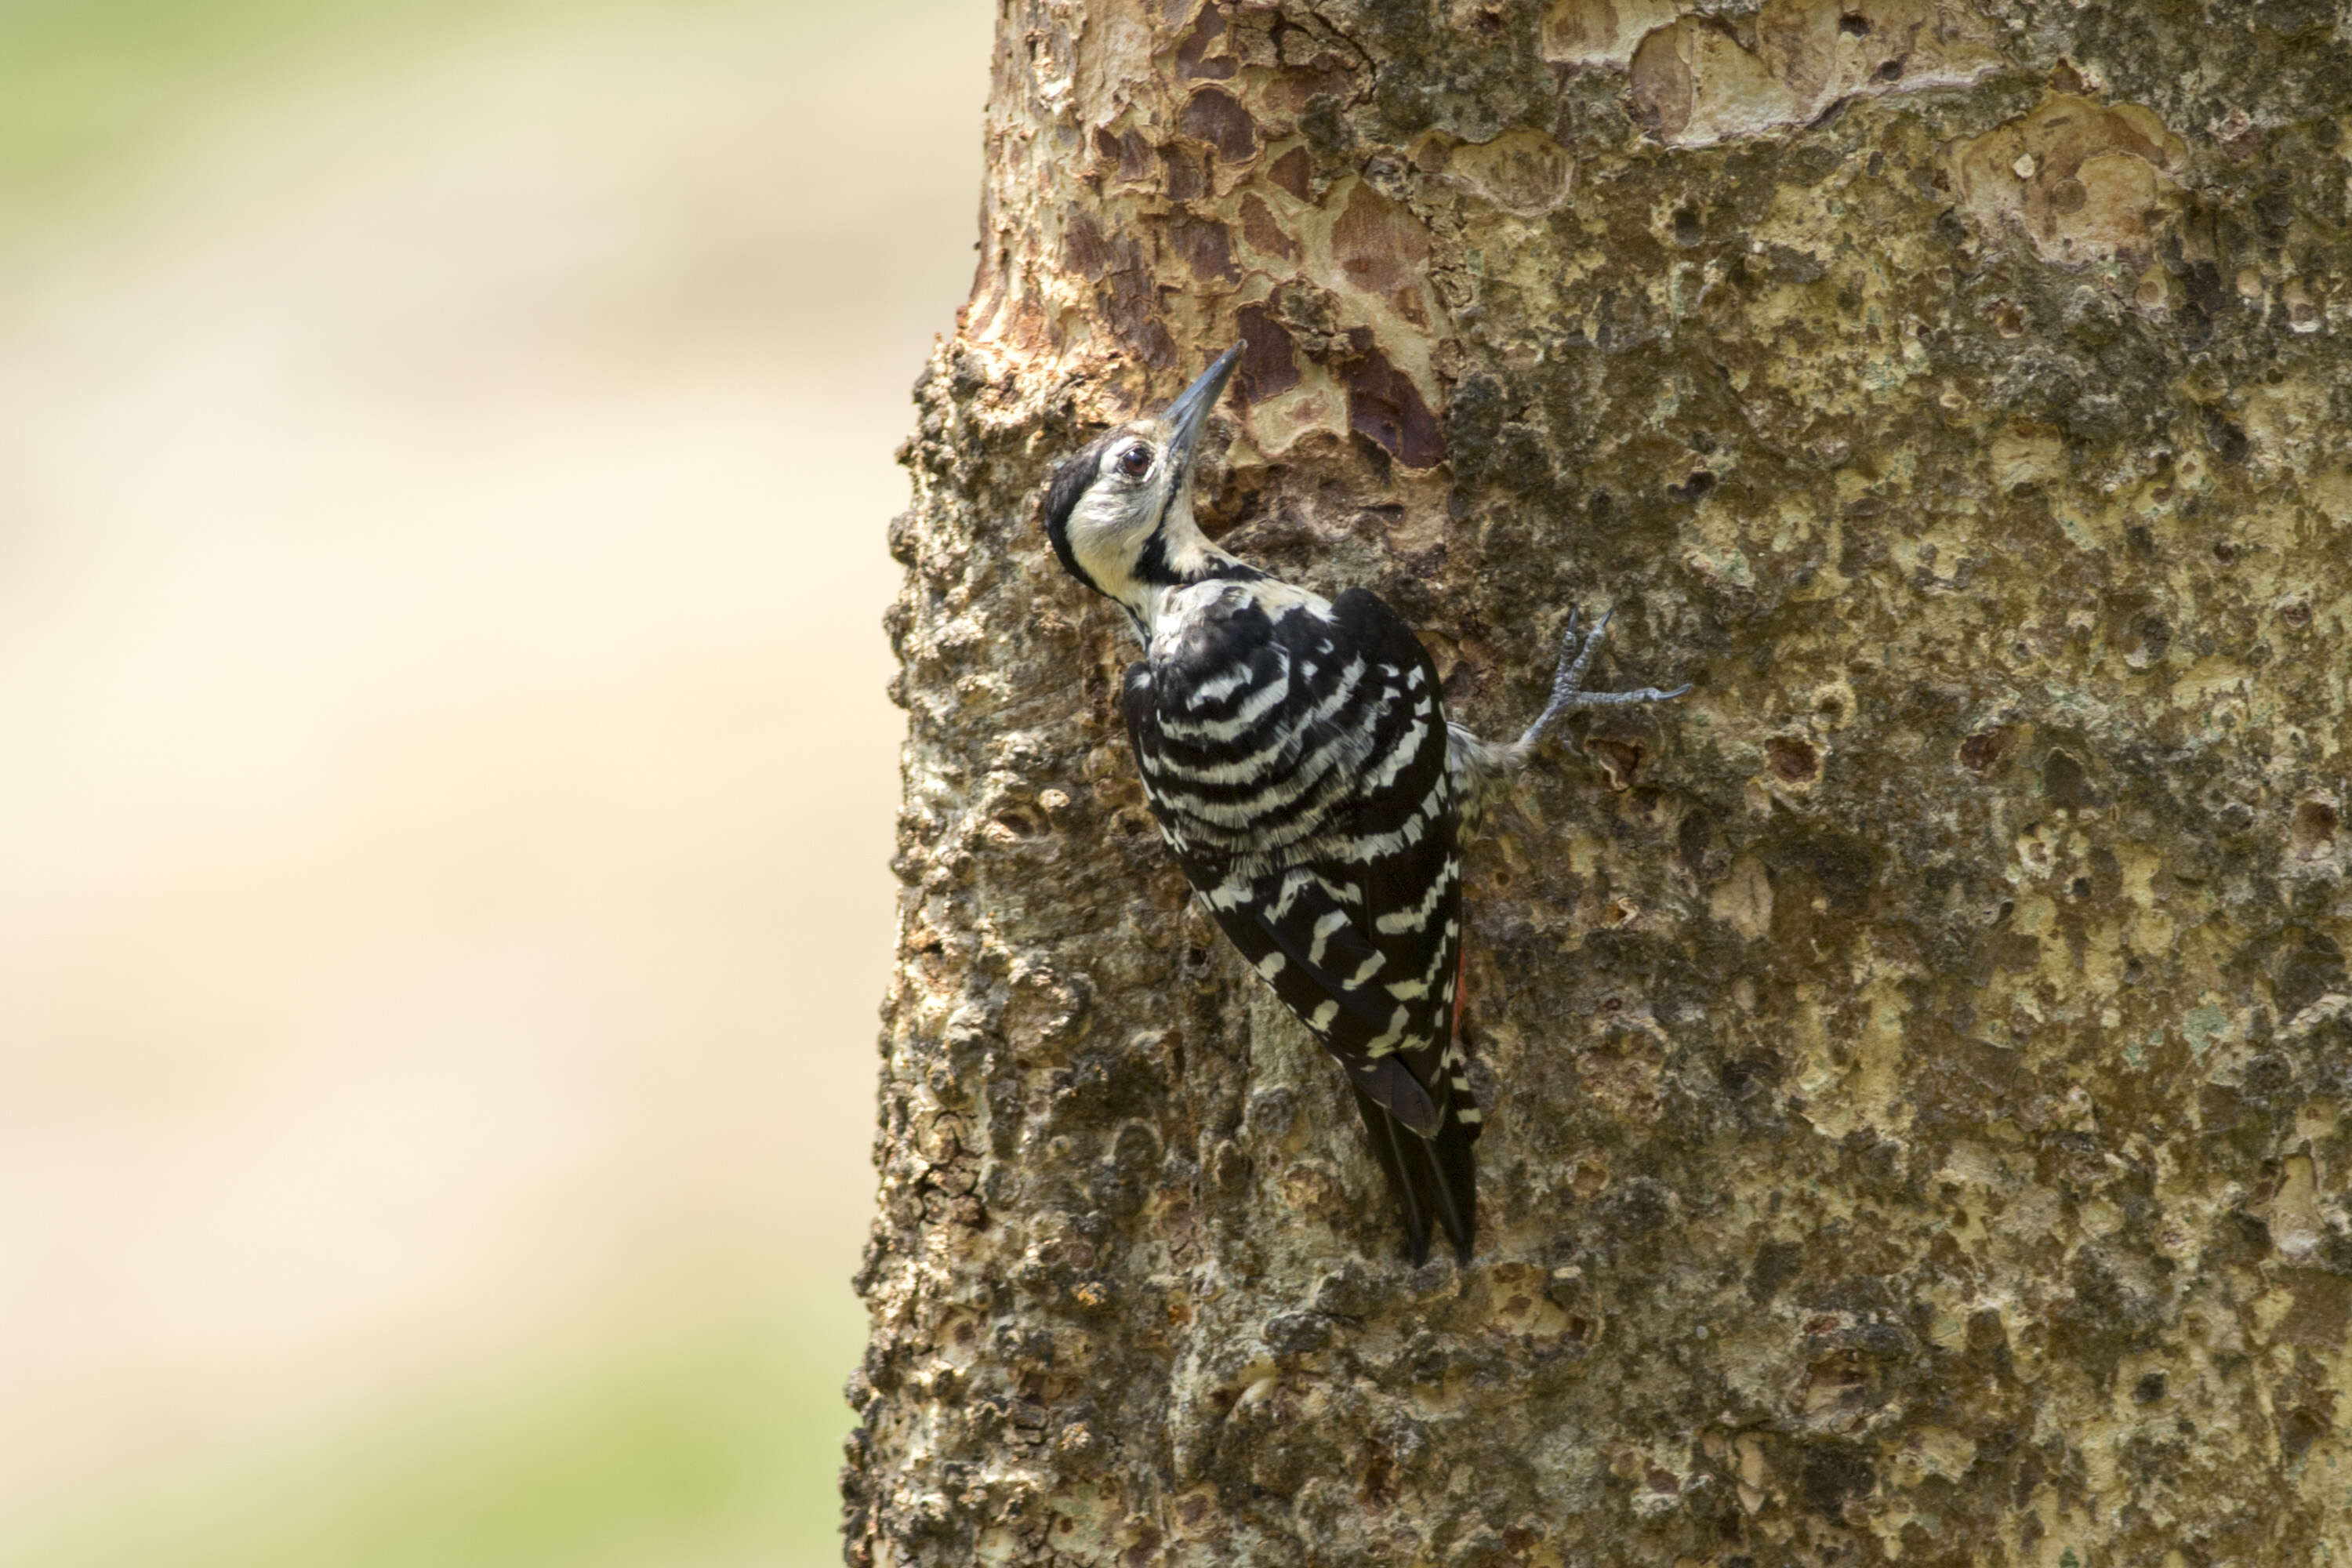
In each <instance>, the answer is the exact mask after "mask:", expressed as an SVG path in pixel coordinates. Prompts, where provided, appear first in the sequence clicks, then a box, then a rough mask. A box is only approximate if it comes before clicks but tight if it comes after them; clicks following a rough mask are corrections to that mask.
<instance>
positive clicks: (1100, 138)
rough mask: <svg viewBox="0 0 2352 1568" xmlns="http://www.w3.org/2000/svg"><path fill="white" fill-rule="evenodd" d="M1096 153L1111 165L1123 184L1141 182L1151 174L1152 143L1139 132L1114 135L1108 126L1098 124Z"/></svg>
mask: <svg viewBox="0 0 2352 1568" xmlns="http://www.w3.org/2000/svg"><path fill="white" fill-rule="evenodd" d="M1095 155H1096V156H1097V157H1098V158H1100V159H1101V160H1102V161H1103V162H1104V163H1107V164H1108V165H1110V167H1111V169H1112V171H1113V172H1114V173H1115V174H1116V176H1117V177H1118V180H1119V181H1120V182H1121V183H1123V184H1140V183H1141V182H1143V181H1144V180H1146V179H1149V178H1150V175H1151V143H1150V142H1146V141H1145V140H1144V139H1143V137H1142V135H1141V134H1140V133H1139V132H1134V131H1122V132H1118V134H1117V135H1113V134H1112V133H1111V132H1110V129H1109V128H1108V126H1102V125H1097V126H1096V127H1095Z"/></svg>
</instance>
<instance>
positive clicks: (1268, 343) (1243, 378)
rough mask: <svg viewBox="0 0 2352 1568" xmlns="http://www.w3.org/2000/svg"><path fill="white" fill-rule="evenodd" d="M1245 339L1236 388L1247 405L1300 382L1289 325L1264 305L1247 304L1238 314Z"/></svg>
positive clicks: (1258, 401) (1238, 320) (1237, 369)
mask: <svg viewBox="0 0 2352 1568" xmlns="http://www.w3.org/2000/svg"><path fill="white" fill-rule="evenodd" d="M1235 321H1236V323H1237V324H1238V325H1239V326H1240V328H1241V334H1242V340H1243V342H1245V343H1246V344H1247V345H1248V346H1247V347H1246V348H1244V349H1243V350H1242V363H1240V364H1239V365H1237V366H1236V367H1234V391H1235V392H1236V393H1237V394H1238V395H1240V397H1241V400H1242V403H1243V404H1244V405H1245V406H1246V405H1249V404H1253V403H1263V402H1265V400H1266V399H1267V398H1269V397H1276V396H1279V395H1282V394H1283V393H1286V392H1288V391H1289V390H1290V389H1291V388H1292V387H1294V386H1297V384H1298V379H1299V378H1298V356H1297V350H1296V349H1295V347H1294V346H1293V344H1292V341H1291V336H1290V329H1289V328H1287V327H1286V326H1284V325H1283V324H1282V323H1281V322H1280V321H1276V320H1275V319H1274V316H1273V314H1272V312H1270V311H1268V310H1266V308H1265V306H1264V305H1245V306H1244V307H1243V308H1242V310H1241V312H1240V314H1239V315H1238V316H1237V317H1236V318H1235Z"/></svg>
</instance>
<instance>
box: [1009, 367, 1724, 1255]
mask: <svg viewBox="0 0 2352 1568" xmlns="http://www.w3.org/2000/svg"><path fill="white" fill-rule="evenodd" d="M1243 347H1244V345H1243V344H1239V343H1236V344H1235V345H1234V347H1232V348H1230V349H1228V350H1226V351H1225V353H1223V355H1221V356H1220V357H1219V358H1218V359H1217V361H1216V363H1213V364H1212V365H1210V366H1209V368H1208V369H1207V370H1206V371H1204V372H1203V373H1202V375H1201V377H1200V379H1199V380H1197V381H1195V382H1193V383H1192V385H1191V386H1189V387H1187V388H1186V389H1185V390H1184V392H1183V394H1182V395H1181V396H1179V397H1178V398H1177V399H1176V401H1175V402H1174V403H1172V404H1171V405H1169V406H1168V408H1167V410H1166V412H1164V413H1162V414H1160V415H1159V416H1156V417H1152V418H1147V419H1141V420H1137V421H1135V422H1133V423H1130V424H1125V425H1121V426H1117V427H1116V428H1114V429H1111V430H1109V431H1107V432H1105V433H1104V434H1103V435H1102V436H1101V437H1097V439H1096V440H1095V441H1094V442H1093V443H1092V444H1090V445H1089V446H1087V447H1086V448H1085V449H1084V450H1082V451H1080V452H1078V453H1077V454H1076V455H1075V456H1074V457H1072V458H1068V459H1067V460H1066V461H1065V462H1064V463H1063V464H1062V465H1061V466H1060V467H1059V468H1056V469H1055V473H1054V477H1053V479H1052V482H1051V483H1050V484H1049V485H1048V486H1047V489H1046V494H1045V532H1046V536H1047V538H1048V539H1049V540H1051V541H1052V543H1053V546H1054V552H1055V555H1056V556H1057V557H1059V558H1060V560H1061V563H1062V566H1063V568H1064V570H1066V571H1067V572H1068V573H1069V574H1070V575H1071V576H1073V577H1076V579H1077V580H1078V581H1079V582H1081V583H1083V584H1086V585H1087V587H1089V588H1091V589H1093V590H1094V591H1095V592H1096V593H1097V594H1100V595H1103V596H1104V597H1106V598H1108V599H1109V600H1111V601H1112V602H1113V603H1114V604H1116V605H1118V606H1119V608H1120V609H1122V610H1124V611H1126V612H1127V617H1128V621H1129V625H1130V626H1132V627H1133V628H1134V631H1135V635H1136V637H1137V638H1138V639H1139V641H1140V642H1141V643H1142V645H1143V658H1141V659H1140V660H1139V661H1138V662H1137V663H1135V664H1133V665H1131V666H1130V667H1129V669H1128V671H1127V678H1126V681H1125V683H1124V686H1123V688H1122V692H1121V706H1122V708H1123V710H1124V713H1125V717H1126V721H1127V730H1128V737H1129V741H1130V742H1132V743H1133V745H1134V749H1135V759H1136V763H1137V766H1138V769H1139V772H1140V773H1141V774H1142V779H1143V790H1144V795H1145V797H1146V798H1147V799H1148V800H1149V801H1150V805H1151V810H1152V814H1153V816H1155V817H1157V818H1158V820H1159V823H1160V837H1162V838H1163V839H1164V840H1165V841H1166V843H1167V845H1168V847H1169V848H1170V849H1171V851H1172V852H1173V853H1174V855H1175V858H1176V863H1177V864H1178V865H1179V866H1181V868H1183V871H1184V875H1185V878H1186V879H1187V880H1189V881H1190V882H1191V883H1192V888H1193V890H1194V892H1195V893H1196V894H1197V895H1198V896H1199V898H1200V900H1201V901H1202V903H1203V904H1204V905H1205V906H1206V907H1207V909H1208V911H1209V913H1210V914H1211V916H1212V917H1213V918H1214V919H1215V921H1216V922H1217V924H1218V925H1219V926H1220V927H1221V928H1223V931H1224V933H1225V934H1226V936H1228V937H1230V938H1231V939H1232V940H1233V943H1234V946H1235V947H1237V948H1239V949H1240V950H1241V954H1242V957H1243V959H1244V961H1246V962H1247V963H1248V964H1249V966H1250V968H1251V970H1252V971H1253V972H1254V973H1255V974H1256V975H1257V977H1258V978H1259V979H1260V980H1262V981H1264V982H1265V983H1266V984H1268V985H1270V986H1272V987H1273V989H1274V993H1275V994H1276V996H1278V997H1279V998H1281V1000H1282V1002H1283V1005H1285V1006H1286V1007H1288V1008H1289V1010H1290V1011H1291V1012H1292V1013H1293V1014H1294V1015H1296V1016H1297V1018H1298V1020H1299V1021H1300V1022H1301V1023H1303V1024H1305V1025H1306V1026H1307V1030H1308V1031H1309V1032H1310V1033H1311V1034H1313V1035H1314V1037H1316V1038H1317V1039H1318V1041H1320V1042H1321V1043H1322V1045H1323V1046H1324V1047H1325V1048H1326V1049H1328V1051H1329V1052H1330V1053H1331V1055H1332V1056H1333V1057H1335V1058H1338V1060H1339V1065H1340V1066H1341V1067H1342V1068H1345V1069H1346V1071H1347V1074H1348V1079H1349V1083H1350V1084H1351V1085H1352V1086H1353V1087H1354V1089H1355V1097H1356V1107H1357V1110H1358V1111H1359V1112H1360V1114H1361V1116H1362V1119H1363V1124H1364V1131H1365V1133H1366V1139H1367V1142H1368V1143H1369V1144H1370V1150H1371V1153H1372V1157H1373V1159H1374V1160H1375V1161H1377V1162H1378V1163H1379V1164H1380V1165H1381V1169H1382V1170H1383V1171H1385V1172H1386V1173H1387V1175H1388V1181H1389V1184H1390V1188H1391V1192H1392V1193H1393V1194H1394V1195H1395V1198H1396V1202H1397V1206H1398V1208H1399V1209H1400V1210H1401V1212H1402V1217H1403V1220H1404V1230H1405V1239H1406V1245H1407V1247H1408V1250H1409V1251H1410V1253H1411V1255H1412V1260H1413V1262H1414V1264H1415V1265H1419V1264H1421V1263H1423V1262H1424V1261H1425V1260H1426V1259H1427V1258H1428V1255H1429V1244H1430V1238H1431V1236H1432V1234H1433V1226H1434V1227H1436V1228H1440V1229H1443V1231H1444V1234H1445V1236H1446V1237H1447V1238H1448V1239H1449V1240H1451V1242H1452V1243H1453V1246H1454V1256H1455V1257H1456V1258H1457V1259H1458V1260H1459V1261H1460V1262H1462V1263H1463V1264H1465V1265H1466V1264H1467V1263H1468V1262H1469V1260H1470V1255H1471V1249H1472V1243H1473V1240H1474V1238H1475V1223H1476V1219H1475V1186H1476V1162H1475V1157H1474V1153H1473V1149H1472V1145H1473V1144H1474V1143H1475V1142H1476V1140H1477V1137H1478V1132H1479V1125H1480V1111H1479V1109H1478V1106H1477V1103H1476V1101H1475V1100H1474V1099H1473V1098H1472V1096H1471V1092H1470V1083H1469V1079H1468V1078H1467V1076H1466V1068H1467V1060H1466V1058H1465V1056H1464V1052H1463V1045H1462V1042H1461V1040H1460V1038H1459V1026H1460V1023H1461V1005H1462V1001H1463V996H1462V993H1461V989H1460V987H1461V984H1462V979H1461V971H1462V962H1461V947H1462V851H1463V846H1464V844H1465V841H1466V839H1467V837H1468V836H1469V835H1470V834H1471V833H1473V832H1474V831H1475V828H1476V826H1477V825H1478V821H1479V818H1480V817H1481V816H1483V815H1484V814H1485V812H1486V809H1487V808H1488V807H1489V806H1490V805H1493V804H1494V803H1495V802H1496V800H1498V799H1499V798H1500V797H1501V796H1502V795H1505V794H1506V793H1507V792H1508V790H1509V788H1510V785H1511V783H1512V781H1513V779H1514V778H1516V777H1517V774H1518V772H1519V770H1520V769H1521V768H1523V767H1525V766H1526V764H1527V763H1528V758H1529V757H1530V756H1532V755H1533V754H1534V752H1535V750H1536V747H1537V745H1538V743H1539V742H1541V741H1542V739H1543V736H1544V732H1545V731H1546V730H1548V729H1549V727H1550V726H1551V724H1552V723H1553V722H1554V721H1556V720H1558V719H1559V717H1560V716H1561V715H1562V714H1564V713H1568V712H1571V711H1573V710H1577V709H1580V708H1615V707H1623V706H1626V705H1629V704H1633V703H1644V702H1663V701H1665V700H1670V699H1672V698H1675V697H1679V696H1681V695H1682V694H1683V693H1684V692H1685V691H1687V690H1688V689H1689V688H1688V687H1687V686H1684V687H1678V688H1676V689H1675V690H1672V691H1661V690H1659V689H1656V688H1654V687H1645V688H1643V689H1640V690H1636V691H1610V692H1601V691H1587V690H1585V689H1584V677H1585V673H1586V671H1587V670H1588V669H1589V668H1591V663H1592V659H1593V656H1594V655H1595V654H1596V653H1597V652H1598V651H1599V650H1600V647H1601V637H1602V635H1603V634H1604V633H1605V632H1606V631H1607V629H1608V624H1609V623H1608V617H1607V616H1602V617H1601V620H1600V621H1599V623H1597V624H1596V625H1595V626H1593V627H1592V629H1591V631H1590V632H1589V633H1586V634H1584V635H1583V636H1582V637H1580V636H1579V635H1578V632H1577V625H1576V616H1575V615H1574V614H1573V613H1571V614H1570V616H1569V626H1568V634H1567V638H1566V644H1565V646H1564V647H1563V648H1562V650H1561V654H1560V659H1559V668H1558V671H1557V673H1556V674H1555V675H1554V677H1553V679H1552V689H1551V700H1549V702H1548V703H1546V704H1545V706H1544V710H1543V711H1542V712H1541V713H1540V714H1538V716H1537V718H1536V721H1535V722H1534V723H1532V724H1530V725H1528V728H1527V730H1526V731H1525V732H1524V733H1523V734H1521V735H1520V736H1519V738H1518V739H1517V740H1516V741H1513V742H1508V743H1507V744H1506V743H1497V742H1486V741H1482V740H1480V739H1479V738H1478V737H1477V736H1475V735H1474V734H1472V733H1471V732H1470V731H1467V730H1465V729H1464V728H1463V727H1462V726H1460V725H1459V724H1455V723H1453V722H1452V721H1449V720H1448V719H1447V717H1446V712H1445V700H1444V696H1443V694H1442V693H1441V692H1440V691H1439V690H1438V682H1437V668H1436V666H1435V665H1434V664H1433V663H1432V662H1431V660H1430V657H1429V654H1428V652H1427V651H1426V650H1425V649H1423V647H1422V646H1421V642H1420V639H1419V638H1417V637H1414V635H1413V633H1412V628H1411V627H1409V626H1406V625H1405V623H1404V621H1403V620H1402V617H1400V616H1398V615H1397V613H1396V612H1395V611H1394V610H1392V609H1391V608H1390V607H1389V606H1388V605H1386V604H1383V603H1382V602H1381V600H1380V599H1379V598H1378V597H1377V596H1375V595H1372V594H1370V593H1369V592H1367V591H1365V590H1364V589H1362V588H1350V589H1349V590H1347V591H1346V592H1345V593H1342V594H1341V595H1339V597H1338V598H1336V599H1328V600H1327V599H1325V598H1323V597H1322V596H1321V595H1317V594H1313V593H1309V592H1308V591H1307V590H1306V589H1304V588H1299V587H1294V586H1293V585H1291V584H1287V583H1283V582H1278V581H1276V579H1275V578H1273V577H1272V576H1269V575H1268V574H1266V573H1265V572H1262V571H1260V570H1258V569H1257V568H1256V567H1255V566H1251V565H1248V564H1246V563H1244V562H1242V561H1241V560H1239V559H1238V558H1236V557H1234V555H1232V554H1229V553H1228V552H1225V551H1223V550H1221V549H1219V548H1218V547H1217V546H1216V545H1214V544H1213V543H1211V542H1209V540H1208V538H1207V536H1206V535H1204V534H1203V533H1202V531H1201V529H1200V526H1199V524H1198V523H1197V522H1195V521H1194V520H1193V515H1192V500H1193V461H1194V458H1195V457H1196V456H1197V453H1198V449H1199V445H1200V439H1201V434H1202V428H1203V427H1204V426H1206V425H1207V423H1208V416H1209V411H1210V409H1211V408H1212V407H1213V406H1214V405H1215V404H1216V402H1217V399H1218V397H1219V395H1221V394H1223V391H1224V388H1225V384H1226V382H1227V381H1228V380H1230V379H1231V378H1232V376H1233V374H1234V365H1235V363H1237V362H1238V361H1239V360H1240V357H1241V353H1242V349H1243Z"/></svg>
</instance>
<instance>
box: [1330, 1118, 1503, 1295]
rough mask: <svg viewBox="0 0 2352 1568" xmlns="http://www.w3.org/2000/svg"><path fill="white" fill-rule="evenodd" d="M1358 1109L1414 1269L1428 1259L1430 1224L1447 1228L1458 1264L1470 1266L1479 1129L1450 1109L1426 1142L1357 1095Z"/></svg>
mask: <svg viewBox="0 0 2352 1568" xmlns="http://www.w3.org/2000/svg"><path fill="white" fill-rule="evenodd" d="M1356 1110H1357V1111H1358V1112H1359V1113H1360V1114H1361V1115H1362V1117H1363V1119H1364V1131H1365V1134H1366V1138H1365V1142H1368V1143H1370V1145H1371V1150H1372V1157H1373V1158H1374V1159H1376V1160H1378V1161H1379V1162H1380V1164H1381V1170H1383V1171H1385V1172H1387V1173H1388V1178H1389V1188H1390V1190H1391V1192H1393V1193H1394V1194H1396V1200H1397V1207H1398V1208H1399V1209H1400V1210H1401V1211H1402V1214H1403V1216H1404V1235H1405V1246H1406V1247H1407V1248H1408V1249H1410V1250H1411V1252H1412V1261H1413V1263H1414V1265H1415V1266H1416V1267H1418V1266H1419V1265H1421V1264H1423V1263H1425V1262H1427V1261H1428V1260H1429V1242H1430V1221H1431V1219H1432V1218H1434V1219H1435V1220H1436V1222H1437V1223H1438V1224H1439V1225H1440V1226H1444V1230H1445V1234H1446V1236H1447V1237H1448V1238H1449V1239H1451V1240H1452V1241H1453V1243H1454V1258H1455V1259H1456V1260H1457V1261H1459V1262H1461V1263H1463V1264H1465V1265H1466V1264H1468V1263H1469V1261H1470V1251H1471V1246H1472V1244H1473V1243H1474V1242H1475V1240H1476V1238H1477V1223H1478V1215H1477V1188H1478V1161H1477V1154H1476V1152H1475V1150H1474V1149H1473V1147H1472V1144H1473V1143H1474V1142H1475V1140H1476V1139H1477V1136H1478V1129H1477V1128H1475V1127H1474V1126H1467V1125H1465V1124H1464V1123H1463V1121H1461V1120H1460V1118H1458V1117H1456V1116H1455V1115H1454V1110H1453V1107H1452V1106H1450V1105H1449V1106H1447V1107H1446V1109H1445V1115H1444V1121H1443V1122H1442V1123H1441V1124H1440V1126H1439V1127H1438V1130H1437V1136H1436V1137H1434V1138H1423V1136H1421V1134H1419V1133H1418V1132H1415V1131H1412V1129H1411V1128H1410V1127H1407V1126H1406V1125H1404V1123H1402V1122H1401V1121H1398V1120H1397V1119H1396V1118H1395V1117H1393V1116H1391V1115H1390V1114H1389V1113H1388V1111H1386V1110H1383V1109H1382V1108H1381V1104H1380V1102H1379V1101H1378V1100H1373V1099H1372V1098H1371V1097H1370V1095H1367V1094H1365V1093H1363V1092H1362V1091H1361V1090H1358V1091H1357V1094H1356Z"/></svg>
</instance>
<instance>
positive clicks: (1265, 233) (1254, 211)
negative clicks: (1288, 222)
mask: <svg viewBox="0 0 2352 1568" xmlns="http://www.w3.org/2000/svg"><path fill="white" fill-rule="evenodd" d="M1242 238H1243V239H1244V240H1246V241H1248V242H1249V247H1250V248H1251V249H1253V250H1255V251H1256V252H1257V253H1258V254H1259V255H1261V256H1265V257H1271V258H1278V259H1280V260H1283V261H1296V260H1297V259H1298V242H1297V240H1295V239H1293V238H1291V237H1290V236H1288V235H1287V234H1285V233H1284V232H1283V229H1282V225H1281V224H1280V223H1278V222H1276V219H1275V216H1274V209H1273V208H1271V207H1269V206H1267V205H1265V199H1264V198H1263V197H1261V196H1259V195H1256V194H1255V192H1253V193H1252V194H1250V195H1246V196H1244V197H1243V198H1242Z"/></svg>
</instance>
